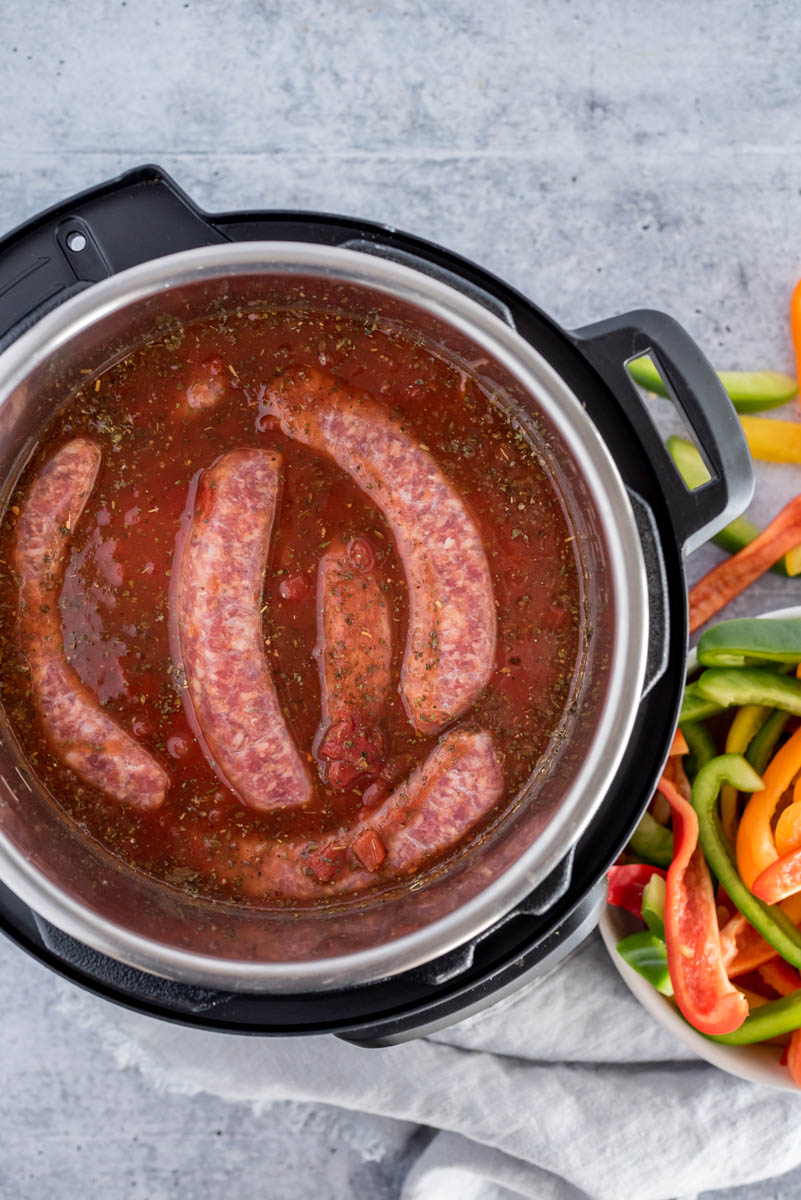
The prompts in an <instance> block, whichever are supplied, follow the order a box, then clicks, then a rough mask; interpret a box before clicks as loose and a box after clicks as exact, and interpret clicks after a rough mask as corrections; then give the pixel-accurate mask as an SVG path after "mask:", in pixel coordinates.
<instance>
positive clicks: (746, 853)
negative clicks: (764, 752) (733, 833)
mask: <svg viewBox="0 0 801 1200" xmlns="http://www.w3.org/2000/svg"><path fill="white" fill-rule="evenodd" d="M786 682H787V683H790V682H793V683H796V684H797V683H798V682H799V681H798V680H792V681H791V680H789V679H788V680H786ZM799 771H801V729H797V730H796V732H795V733H794V734H793V735H792V737H790V738H789V739H788V740H787V741H786V742H785V744H784V745H783V746H782V748H781V749H780V750H778V751H777V752H776V754H775V755H774V756H773V758H772V759H771V761H770V762H769V763H768V765H767V767H766V768H765V770H764V772H763V775H762V788H761V789H759V790H758V791H755V792H754V794H753V796H752V797H751V799H750V800H749V801H748V803H747V805H746V806H745V811H744V812H743V815H742V817H741V818H740V826H739V829H738V830H737V870H738V871H739V873H740V878H741V879H742V881H743V883H744V884H745V886H746V887H747V888H751V889H753V886H754V882H755V880H756V879H757V878H758V876H760V875H761V874H762V872H763V871H764V870H765V869H766V868H767V867H769V866H770V865H771V863H774V862H776V861H777V860H778V858H779V852H778V850H777V849H776V839H775V836H774V833H773V828H772V821H773V817H774V814H775V812H776V805H777V804H778V803H779V801H780V800H781V798H782V796H783V795H784V793H785V792H786V791H787V789H788V788H789V786H790V784H791V783H792V782H793V780H794V779H795V777H796V775H797V774H798V773H799ZM794 890H797V889H794Z"/></svg>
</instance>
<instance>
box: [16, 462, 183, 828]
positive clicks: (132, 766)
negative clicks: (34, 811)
mask: <svg viewBox="0 0 801 1200" xmlns="http://www.w3.org/2000/svg"><path fill="white" fill-rule="evenodd" d="M100 459H101V452H100V447H99V446H97V445H96V444H95V443H94V442H92V441H90V440H89V439H88V438H75V439H73V441H71V442H68V443H67V444H66V445H64V446H62V447H61V449H60V450H57V451H56V453H55V454H54V455H53V457H52V458H50V459H49V460H48V462H46V463H45V465H44V467H43V468H42V470H41V471H40V473H39V475H38V476H37V478H36V480H35V481H34V484H33V486H32V487H31V489H30V491H29V493H28V495H27V496H26V498H25V500H24V502H23V504H22V510H21V512H20V516H19V521H18V522H17V529H16V538H15V543H14V567H15V570H16V571H17V574H18V575H19V578H20V590H19V598H20V632H21V636H22V647H23V651H24V654H25V657H26V658H27V660H28V663H29V665H30V669H31V684H32V687H33V693H34V696H35V698H36V703H37V705H38V708H39V712H40V714H41V717H42V722H43V725H44V729H45V732H46V734H47V737H48V740H49V741H50V743H51V745H52V746H53V749H54V750H55V752H56V754H57V755H58V757H59V758H60V759H61V761H62V762H63V763H65V764H66V766H68V767H70V769H71V770H73V771H75V773H76V774H77V775H80V777H81V778H82V779H83V780H85V782H86V783H89V784H91V785H92V786H93V787H97V788H99V789H100V790H101V791H103V792H104V793H105V794H106V795H107V796H110V797H112V799H114V800H118V801H121V802H122V803H125V804H131V805H133V806H134V807H135V808H140V809H143V810H150V809H155V808H158V807H159V806H160V805H161V804H162V803H163V801H164V794H165V792H166V790H167V788H168V787H169V782H170V781H169V777H168V775H167V774H166V772H165V771H164V770H163V769H162V767H160V766H159V764H158V763H157V762H156V761H155V759H153V758H152V757H151V756H150V754H148V752H147V750H145V749H144V747H142V746H140V745H139V744H138V743H137V742H136V741H134V739H133V738H132V737H130V736H129V735H128V734H127V733H125V732H124V730H122V729H121V728H120V727H119V725H117V724H116V722H115V721H113V720H112V719H111V717H109V716H108V715H107V714H106V713H105V712H103V710H102V708H101V707H100V705H99V703H98V702H97V700H96V698H95V697H94V696H93V695H92V693H91V691H90V690H89V688H88V687H87V686H86V685H85V684H84V683H83V682H82V681H81V680H80V678H79V677H78V674H77V673H76V671H75V670H74V668H73V667H72V666H70V664H69V662H68V661H67V658H66V655H65V653H64V644H63V638H62V634H61V620H60V615H59V607H58V598H59V592H60V590H61V584H62V582H63V576H64V569H65V565H66V558H67V550H68V547H69V544H70V541H71V539H72V532H73V530H74V529H75V526H76V524H77V522H78V520H79V519H80V516H81V513H82V512H83V510H84V507H85V505H86V502H87V500H88V499H89V495H90V493H91V491H92V488H93V487H94V484H95V479H96V478H97V472H98V470H99V467H100Z"/></svg>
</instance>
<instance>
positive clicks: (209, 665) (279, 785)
mask: <svg viewBox="0 0 801 1200" xmlns="http://www.w3.org/2000/svg"><path fill="white" fill-rule="evenodd" d="M281 465H282V460H281V456H280V454H276V453H274V452H272V451H265V450H234V451H232V452H231V453H230V454H226V455H224V456H223V457H222V458H221V459H220V460H219V462H217V463H216V464H215V466H213V467H212V468H211V469H210V470H208V471H206V472H205V474H204V475H203V476H202V477H201V480H200V483H199V485H198V491H197V497H196V502H195V510H194V515H193V517H192V522H191V525H190V527H189V531H188V534H187V536H186V540H185V542H184V547H183V553H182V555H181V561H180V565H179V568H178V586H177V593H176V605H175V610H176V615H177V630H178V641H179V645H180V655H181V660H182V663H183V668H184V671H185V674H186V685H187V695H188V699H189V701H190V707H189V710H188V712H189V716H190V718H194V722H195V723H196V726H197V731H198V733H199V736H200V739H201V742H202V743H203V744H204V748H205V750H206V752H207V754H208V757H209V758H210V760H211V762H212V765H213V766H214V767H215V768H216V769H217V770H218V771H219V773H220V774H221V775H222V777H223V778H224V781H225V782H226V783H227V784H228V786H229V787H231V788H232V789H233V790H234V791H235V792H237V793H238V795H239V797H240V798H241V800H242V801H243V803H244V804H247V805H248V806H249V807H251V808H255V809H258V810H260V811H264V812H267V811H270V810H273V809H279V808H293V807H297V806H298V805H302V804H305V803H306V802H307V801H308V800H309V799H310V797H311V777H310V775H309V772H308V771H307V769H306V766H305V764H304V763H303V761H302V759H301V757H300V755H299V754H298V751H297V749H296V748H295V744H294V742H293V740H292V735H291V733H290V731H289V729H288V728H287V724H286V721H285V720H284V716H283V713H282V711H281V705H280V703H279V700H278V696H277V694H276V690H275V686H274V684H273V680H272V675H271V673H270V669H269V667H268V665H267V659H266V656H265V652H264V639H263V636H262V623H261V611H260V597H261V590H262V582H263V578H264V570H265V566H266V563H267V553H268V550H269V546H270V536H271V533H272V528H273V522H274V520H275V511H276V505H277V503H278V493H279V487H280V472H281Z"/></svg>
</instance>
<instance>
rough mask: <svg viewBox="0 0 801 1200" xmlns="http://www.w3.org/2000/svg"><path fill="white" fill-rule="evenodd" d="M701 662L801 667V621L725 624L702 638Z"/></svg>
mask: <svg viewBox="0 0 801 1200" xmlns="http://www.w3.org/2000/svg"><path fill="white" fill-rule="evenodd" d="M799 428H800V429H801V426H799ZM698 661H699V663H700V664H701V665H702V666H704V667H759V666H762V665H764V664H765V663H791V664H792V665H793V666H796V665H797V664H799V663H801V617H744V618H740V619H739V620H734V621H721V622H720V623H719V624H717V625H714V626H713V627H712V629H707V631H706V633H704V634H702V635H701V638H700V640H699V642H698Z"/></svg>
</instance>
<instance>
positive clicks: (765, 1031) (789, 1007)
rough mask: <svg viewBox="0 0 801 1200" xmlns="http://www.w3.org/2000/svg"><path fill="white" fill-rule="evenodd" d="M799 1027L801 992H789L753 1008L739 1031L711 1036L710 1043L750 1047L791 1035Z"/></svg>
mask: <svg viewBox="0 0 801 1200" xmlns="http://www.w3.org/2000/svg"><path fill="white" fill-rule="evenodd" d="M799 1027H801V991H799V992H791V993H790V995H789V996H782V997H781V998H780V999H779V1000H769V1001H768V1003H767V1004H763V1005H761V1006H760V1007H759V1008H755V1009H754V1011H753V1012H752V1013H750V1014H749V1016H748V1017H747V1018H746V1020H745V1021H743V1023H742V1025H741V1026H740V1027H739V1029H734V1030H732V1032H731V1033H723V1034H716V1035H713V1036H712V1037H711V1038H710V1041H713V1042H722V1043H723V1045H725V1046H752V1045H753V1044H754V1043H755V1042H767V1041H769V1040H770V1038H774V1037H781V1035H782V1034H783V1033H792V1032H793V1031H794V1030H796V1029H798V1028H799Z"/></svg>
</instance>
